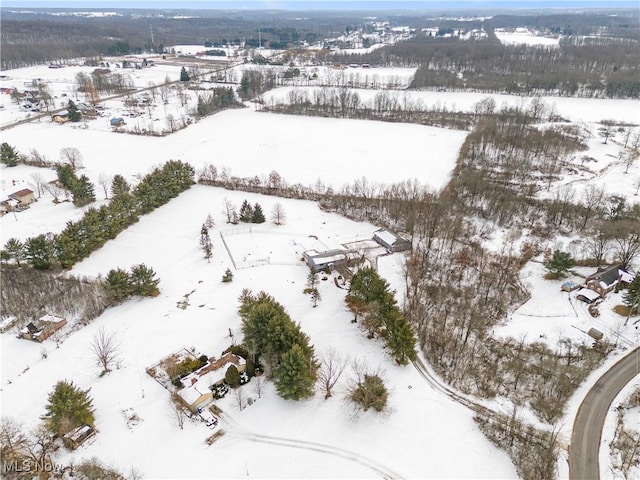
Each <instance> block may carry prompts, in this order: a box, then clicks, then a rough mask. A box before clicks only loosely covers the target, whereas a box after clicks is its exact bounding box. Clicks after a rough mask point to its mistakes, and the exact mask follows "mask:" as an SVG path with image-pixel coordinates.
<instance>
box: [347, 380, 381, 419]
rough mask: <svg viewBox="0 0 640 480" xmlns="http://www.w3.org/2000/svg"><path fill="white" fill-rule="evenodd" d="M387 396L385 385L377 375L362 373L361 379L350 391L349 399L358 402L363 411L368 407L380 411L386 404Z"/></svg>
mask: <svg viewBox="0 0 640 480" xmlns="http://www.w3.org/2000/svg"><path fill="white" fill-rule="evenodd" d="M388 398H389V392H388V391H387V387H386V386H385V385H384V382H383V381H382V378H380V377H379V376H378V375H364V378H363V380H362V381H360V382H359V383H358V385H357V386H356V388H355V389H354V390H353V391H352V392H351V400H353V401H354V402H356V403H358V404H360V406H361V407H362V408H363V409H364V411H365V412H366V411H367V410H369V409H370V408H373V409H374V410H375V411H376V412H381V411H382V410H384V408H385V407H386V406H387V399H388Z"/></svg>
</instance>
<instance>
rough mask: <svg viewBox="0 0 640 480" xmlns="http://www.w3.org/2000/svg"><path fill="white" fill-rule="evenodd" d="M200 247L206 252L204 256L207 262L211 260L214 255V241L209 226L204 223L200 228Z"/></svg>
mask: <svg viewBox="0 0 640 480" xmlns="http://www.w3.org/2000/svg"><path fill="white" fill-rule="evenodd" d="M200 248H202V251H203V252H204V258H205V259H206V260H207V262H211V257H213V243H212V242H211V237H210V236H209V228H207V226H206V225H205V224H204V223H203V224H202V228H201V229H200Z"/></svg>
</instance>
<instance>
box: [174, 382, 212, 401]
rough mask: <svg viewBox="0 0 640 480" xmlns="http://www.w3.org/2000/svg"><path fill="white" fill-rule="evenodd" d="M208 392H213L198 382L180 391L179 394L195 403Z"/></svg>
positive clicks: (185, 399)
mask: <svg viewBox="0 0 640 480" xmlns="http://www.w3.org/2000/svg"><path fill="white" fill-rule="evenodd" d="M207 393H211V391H210V390H209V389H206V390H205V389H204V388H203V386H202V385H201V384H200V383H199V382H198V383H196V384H194V385H191V386H190V387H185V388H183V389H182V390H180V391H179V392H178V395H180V397H181V398H182V399H183V400H184V401H185V402H186V403H187V404H188V405H193V404H194V403H195V402H197V401H198V399H199V398H200V397H201V396H202V395H206V394H207Z"/></svg>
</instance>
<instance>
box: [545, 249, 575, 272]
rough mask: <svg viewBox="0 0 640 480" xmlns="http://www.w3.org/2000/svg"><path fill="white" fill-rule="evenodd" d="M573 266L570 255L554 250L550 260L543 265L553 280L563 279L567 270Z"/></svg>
mask: <svg viewBox="0 0 640 480" xmlns="http://www.w3.org/2000/svg"><path fill="white" fill-rule="evenodd" d="M574 265H575V262H574V261H573V258H571V255H570V254H569V253H567V252H561V251H560V250H555V251H554V252H553V255H552V256H551V258H550V259H549V260H548V261H547V262H545V264H544V266H545V268H546V269H547V270H548V271H549V273H550V274H551V276H552V277H553V278H562V277H565V276H566V275H567V272H568V271H569V269H570V268H571V267H573V266H574Z"/></svg>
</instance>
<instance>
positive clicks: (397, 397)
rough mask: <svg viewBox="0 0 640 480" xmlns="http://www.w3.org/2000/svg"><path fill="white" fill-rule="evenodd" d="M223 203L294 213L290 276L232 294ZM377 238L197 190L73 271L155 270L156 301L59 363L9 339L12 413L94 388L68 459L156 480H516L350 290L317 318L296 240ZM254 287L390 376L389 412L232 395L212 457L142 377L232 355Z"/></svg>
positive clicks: (296, 209)
mask: <svg viewBox="0 0 640 480" xmlns="http://www.w3.org/2000/svg"><path fill="white" fill-rule="evenodd" d="M225 197H227V198H229V199H230V200H231V201H233V202H234V203H236V204H240V203H241V202H242V200H244V199H245V198H247V199H248V200H249V202H251V203H255V202H259V203H260V204H261V205H262V207H263V209H264V210H265V212H268V211H270V209H271V208H272V206H273V204H274V203H275V202H276V201H278V202H280V203H282V204H283V206H284V209H285V211H286V214H287V221H286V225H284V226H280V227H277V226H275V225H270V224H263V225H261V226H260V228H261V232H262V233H261V236H266V235H269V234H271V235H272V236H273V239H272V240H271V242H272V245H276V244H278V243H279V242H280V243H282V244H287V245H289V247H288V248H289V250H288V251H289V258H290V261H291V265H269V266H262V267H257V268H248V269H242V270H237V271H235V277H234V280H233V282H232V283H230V284H223V283H221V280H220V279H221V276H222V273H223V272H224V270H225V269H226V268H227V267H230V266H231V262H230V259H229V257H228V255H227V253H226V251H225V248H224V246H223V245H222V243H221V239H220V237H219V235H218V232H219V231H220V230H222V229H225V224H224V219H223V215H222V213H221V208H222V203H223V198H225ZM209 213H211V215H212V216H213V217H214V219H215V221H216V224H217V225H216V227H214V230H213V232H212V235H211V237H212V240H213V243H214V259H213V261H212V262H211V263H210V264H208V263H207V262H206V261H205V260H204V259H203V258H202V254H201V251H200V250H199V247H198V238H199V230H200V225H201V224H202V222H203V221H204V219H205V217H206V216H207V214H209ZM374 229H375V226H373V225H370V224H366V223H356V222H352V221H349V220H346V219H344V218H342V217H339V216H337V215H334V214H328V213H323V212H321V211H320V210H319V209H318V208H317V206H316V205H315V204H314V203H312V202H304V201H295V200H284V199H277V198H274V197H263V196H259V195H252V194H245V193H243V192H230V191H226V190H223V189H216V188H212V187H205V186H194V187H193V188H192V189H191V190H189V191H188V192H185V193H183V194H182V195H180V196H179V197H178V198H177V199H175V200H173V201H172V202H170V203H169V204H168V205H166V206H164V207H161V208H160V209H158V210H156V211H155V212H153V213H151V214H149V215H147V216H145V217H143V218H142V219H141V220H140V221H139V222H138V223H137V224H135V225H133V226H132V227H130V228H129V229H127V231H125V232H123V233H122V234H121V235H120V236H119V237H118V238H117V239H115V240H113V241H110V242H108V243H107V244H106V245H105V247H103V248H102V249H101V250H99V251H98V252H96V253H94V254H93V255H92V256H91V257H89V258H88V259H87V260H85V261H83V262H82V263H80V264H78V265H77V266H76V267H75V268H74V269H73V271H72V273H75V274H81V275H91V276H95V275H97V274H105V273H106V272H107V271H108V270H109V269H110V268H113V267H116V266H123V267H128V266H129V265H131V264H133V263H139V262H146V263H148V264H149V265H151V266H153V268H154V269H155V270H156V272H157V273H158V276H159V278H160V279H161V285H160V286H161V290H162V291H161V295H160V296H159V297H158V298H155V299H145V300H133V301H130V302H127V303H126V304H124V305H121V306H119V307H116V308H112V309H110V310H108V311H107V312H105V313H104V314H103V315H102V316H100V317H99V318H98V319H96V320H95V321H94V322H92V323H91V324H90V325H89V326H87V327H84V328H82V329H80V330H78V331H75V332H73V333H71V334H70V335H69V336H68V338H66V340H65V341H64V342H63V343H62V344H61V346H60V348H59V349H56V348H55V345H54V344H49V345H47V344H46V343H45V345H44V346H45V348H46V349H47V350H48V358H47V359H42V356H41V349H42V346H41V345H38V344H36V343H30V342H27V341H24V340H18V339H16V338H15V337H14V336H12V335H9V334H4V335H2V336H1V337H0V341H1V342H2V344H1V346H2V349H1V350H2V372H1V375H2V405H3V414H8V415H10V416H12V417H15V418H18V419H20V420H21V421H23V422H24V423H25V426H26V427H32V426H34V425H35V424H36V423H37V422H38V418H39V416H40V415H41V414H42V413H43V408H44V403H45V401H46V400H45V399H46V396H47V393H48V392H49V391H50V390H51V388H52V386H53V385H54V384H55V382H57V381H58V380H61V379H65V378H66V379H72V380H73V381H74V382H75V383H76V384H78V385H79V386H81V387H82V388H91V395H92V397H93V399H94V405H95V407H96V426H97V428H98V430H99V434H98V436H97V437H96V439H95V441H94V442H93V443H92V444H90V445H87V446H83V447H81V448H80V449H79V450H78V451H76V452H75V453H73V454H64V456H63V457H61V459H64V460H70V459H71V458H88V457H91V456H97V457H99V458H101V459H103V460H104V461H105V462H107V463H110V464H113V465H115V466H117V467H119V468H120V469H122V470H123V471H125V470H127V469H128V468H129V467H130V466H135V467H136V468H137V469H138V470H140V471H141V472H142V473H143V474H144V476H145V478H159V477H162V478H168V477H169V478H176V477H182V478H194V477H208V476H209V477H210V476H212V475H215V476H219V477H224V478H239V477H246V476H249V477H257V478H300V477H304V478H337V477H340V478H345V477H346V478H371V477H376V478H380V477H385V476H394V477H395V476H397V477H405V478H418V477H419V478H496V477H498V478H513V477H514V476H515V471H514V469H513V466H512V465H511V463H510V461H509V460H508V459H507V457H506V456H505V455H504V453H502V452H500V451H498V450H497V449H496V448H495V447H493V446H491V445H490V444H489V442H488V441H486V440H485V439H484V438H483V436H482V434H481V433H480V432H479V431H478V430H477V428H476V427H475V424H474V422H473V420H472V414H471V412H469V411H468V410H466V409H464V408H463V407H461V406H459V405H457V404H455V403H453V402H451V401H450V400H448V399H447V398H446V397H443V396H441V394H438V393H436V392H435V391H433V390H431V389H430V388H429V386H428V385H427V384H425V383H424V381H423V380H422V379H421V378H420V376H419V375H418V373H417V372H416V371H415V370H414V369H413V368H412V367H397V366H395V365H394V363H393V361H392V360H391V359H390V358H389V357H388V356H387V355H385V354H384V353H383V348H382V346H381V345H380V344H379V343H378V342H373V341H370V340H367V339H366V335H364V334H363V333H362V332H361V331H359V330H358V327H357V326H355V325H354V324H352V323H351V322H350V319H351V316H352V314H351V313H349V312H348V311H347V310H346V308H345V306H344V300H343V299H344V295H345V291H344V290H341V289H339V288H337V287H336V286H335V284H334V282H333V281H332V278H329V279H328V280H327V281H321V282H320V287H319V288H320V291H321V294H322V301H321V302H320V303H319V305H318V307H317V308H315V309H314V308H312V306H311V301H310V299H309V297H308V296H305V295H304V294H303V293H302V289H303V288H304V285H305V278H306V275H307V268H306V267H305V266H304V264H303V263H302V262H301V261H300V254H301V251H302V248H303V247H302V246H298V247H297V248H298V249H297V250H296V248H295V245H294V244H293V243H292V242H291V240H294V241H296V242H297V240H296V239H300V236H301V235H302V234H305V233H306V234H309V235H315V236H317V237H318V239H319V240H320V241H322V242H324V243H326V244H329V245H332V244H335V243H338V244H339V243H344V242H348V241H354V240H358V239H363V238H368V237H370V236H371V235H372V233H373V231H374ZM169 232H171V234H168V233H169ZM229 238H232V236H228V237H227V241H231V242H233V240H229ZM262 243H266V242H262ZM269 248H271V247H269ZM284 251H285V252H286V251H287V249H286V248H285V249H284ZM400 256H401V255H400V254H396V255H394V256H391V257H385V262H384V264H385V267H384V269H385V270H387V271H389V272H393V271H395V267H394V264H395V262H393V261H390V259H392V258H394V257H396V258H399V257H400ZM246 287H249V288H251V289H252V290H254V291H255V292H257V291H260V290H265V291H267V292H269V293H270V294H272V295H273V296H274V297H275V298H276V299H277V300H278V301H280V302H281V303H282V304H283V305H285V307H286V308H287V311H288V312H289V314H290V315H291V317H292V318H293V319H294V320H295V321H297V322H300V324H301V327H302V329H303V330H304V331H305V332H306V333H307V334H308V335H309V336H310V338H311V341H312V343H313V344H314V345H315V347H316V351H317V352H319V353H320V352H322V351H323V350H324V349H326V348H329V347H333V348H336V349H338V351H339V352H340V353H341V354H342V355H349V356H351V357H352V358H356V357H357V358H359V359H364V360H366V361H367V362H368V363H369V364H370V365H372V366H373V367H378V366H379V367H381V368H382V369H383V370H384V371H385V375H384V376H385V378H386V381H387V383H388V385H389V387H390V389H391V399H390V402H391V407H392V410H391V412H390V414H389V415H387V416H376V415H373V414H370V413H366V414H363V415H361V416H360V418H357V419H354V418H353V417H352V415H351V413H350V411H349V408H348V406H347V405H345V403H344V402H343V400H342V398H341V397H342V394H341V393H339V392H341V391H342V389H343V388H344V381H341V383H339V385H338V387H337V388H338V389H337V390H336V393H337V394H336V395H335V396H334V398H332V399H330V400H327V401H324V400H323V399H322V396H321V395H320V394H318V395H316V397H314V398H313V399H311V400H308V401H303V402H297V403H296V402H286V401H284V400H281V399H280V398H279V397H277V395H276V394H275V392H274V390H273V388H272V387H271V386H269V387H268V388H267V389H266V393H264V394H263V396H262V398H261V399H257V397H256V395H255V393H254V392H253V390H252V385H251V384H249V385H246V386H245V387H243V388H244V389H245V394H246V396H252V397H253V398H254V399H256V400H257V401H256V403H255V404H254V405H253V406H250V407H247V408H246V409H245V410H243V411H239V410H238V409H237V407H235V406H234V402H233V399H232V398H231V397H227V398H226V399H225V400H223V401H222V402H221V403H220V406H221V407H222V408H223V410H224V411H225V414H226V415H225V418H224V419H223V421H222V422H221V425H220V426H219V427H218V428H222V429H224V430H225V432H226V435H225V436H224V437H223V438H222V439H221V440H219V441H218V442H216V443H215V444H214V445H213V446H207V445H206V444H205V443H204V440H205V438H206V437H207V436H209V435H210V434H211V431H210V430H208V429H207V428H206V427H205V426H204V425H203V424H201V423H200V424H193V423H190V422H187V425H186V426H185V429H184V430H180V429H179V428H178V426H177V423H176V421H175V419H174V418H172V417H171V412H170V408H169V399H168V392H167V391H165V390H164V389H163V388H162V387H161V386H160V385H159V384H158V383H156V382H155V381H154V380H153V379H152V378H151V377H149V376H148V375H146V373H145V371H144V369H145V367H147V366H149V365H152V364H154V363H155V362H157V361H158V360H160V359H161V358H163V357H164V356H166V355H167V354H169V353H171V352H173V351H176V350H178V349H179V348H182V347H187V348H190V347H194V348H195V349H196V350H197V351H199V352H204V353H207V354H209V355H219V354H220V353H221V351H222V350H223V349H224V348H225V347H227V346H228V345H229V342H230V339H229V337H228V334H229V328H230V329H231V330H232V332H233V333H234V335H235V337H236V338H239V336H240V321H239V318H238V316H237V314H236V308H237V301H236V299H237V297H238V295H239V294H240V291H241V290H242V289H243V288H246ZM193 290H195V291H194V292H193V293H192V294H191V295H190V297H189V303H190V306H189V307H187V309H185V310H182V309H180V308H178V307H177V306H176V304H177V302H178V301H180V300H181V299H182V298H183V295H184V294H185V293H189V292H191V291H193ZM101 327H104V328H106V329H107V330H109V331H114V332H117V335H118V340H119V343H120V359H121V365H120V368H119V369H116V370H114V371H113V372H112V373H110V374H109V375H107V376H106V377H103V378H98V373H99V372H100V370H99V368H98V367H96V366H95V365H94V364H93V361H92V357H91V353H90V345H89V344H90V342H91V338H92V336H93V335H94V334H95V332H96V331H97V329H99V328H101ZM54 367H55V368H54ZM344 380H345V381H346V378H345V379H344ZM9 381H10V382H11V383H9ZM114 392H117V394H115V395H114ZM129 408H131V409H133V410H134V411H135V412H136V413H137V415H138V416H139V417H141V418H142V421H141V422H140V423H139V424H138V425H137V426H134V427H132V428H128V427H127V425H126V421H125V418H124V416H123V413H122V410H124V409H129ZM257 435H266V436H268V437H277V438H266V437H259V436H257ZM282 439H291V440H290V441H289V440H282ZM265 442H266V443H267V444H265ZM461 457H464V461H460V460H459V459H460V458H461ZM177 459H178V460H177Z"/></svg>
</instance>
